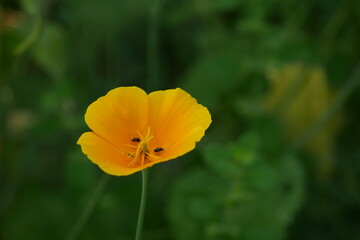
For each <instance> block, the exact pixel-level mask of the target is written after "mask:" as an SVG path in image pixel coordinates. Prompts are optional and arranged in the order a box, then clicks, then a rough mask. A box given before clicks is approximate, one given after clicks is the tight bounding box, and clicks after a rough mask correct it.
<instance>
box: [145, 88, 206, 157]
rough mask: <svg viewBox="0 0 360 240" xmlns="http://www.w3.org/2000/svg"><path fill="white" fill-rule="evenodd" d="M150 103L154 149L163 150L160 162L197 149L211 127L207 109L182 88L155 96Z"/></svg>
mask: <svg viewBox="0 0 360 240" xmlns="http://www.w3.org/2000/svg"><path fill="white" fill-rule="evenodd" d="M149 100H150V128H151V130H152V133H153V135H154V139H153V140H152V146H153V147H161V148H164V151H162V152H161V153H160V154H159V156H161V158H162V160H161V161H166V160H169V159H173V158H176V157H179V156H181V155H183V154H185V153H187V152H189V151H191V150H192V149H194V147H195V144H196V142H198V141H200V139H201V138H202V137H203V136H204V132H205V130H206V129H207V128H208V127H209V125H210V123H211V116H210V113H209V111H208V110H207V108H206V107H204V106H202V105H200V104H198V103H197V101H196V99H195V98H193V97H191V96H190V95H189V94H188V93H186V92H185V91H183V90H182V89H180V88H177V89H171V90H166V91H156V92H152V93H150V94H149Z"/></svg>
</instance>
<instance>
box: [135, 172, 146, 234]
mask: <svg viewBox="0 0 360 240" xmlns="http://www.w3.org/2000/svg"><path fill="white" fill-rule="evenodd" d="M147 182H148V169H144V170H142V190H141V200H140V209H139V216H138V221H137V226H136V236H135V240H140V239H141V233H142V227H143V222H144V213H145V205H146V192H147Z"/></svg>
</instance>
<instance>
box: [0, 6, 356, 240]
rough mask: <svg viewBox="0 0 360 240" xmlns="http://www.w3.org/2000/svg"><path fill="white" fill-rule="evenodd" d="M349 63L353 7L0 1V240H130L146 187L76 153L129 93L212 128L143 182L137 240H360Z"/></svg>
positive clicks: (353, 58)
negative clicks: (174, 97)
mask: <svg viewBox="0 0 360 240" xmlns="http://www.w3.org/2000/svg"><path fill="white" fill-rule="evenodd" d="M359 60H360V1H356V0H313V1H312V0H307V1H296V0H288V1H281V0H188V1H186V0H184V1H176V0H162V1H161V0H153V1H145V0H135V1H119V0H102V1H95V0H76V1H74V0H62V1H61V0H1V1H0V239H1V240H18V239H19V240H20V239H38V240H41V239H71V240H73V239H87V240H91V239H121V240H126V239H133V237H134V231H135V226H136V219H137V214H138V206H139V201H140V191H141V174H139V173H137V174H133V175H131V176H127V177H110V179H109V181H108V182H106V181H104V180H103V179H104V177H103V175H102V172H101V171H100V170H99V169H98V167H97V166H96V165H94V164H92V163H91V162H90V161H89V160H87V158H86V157H85V156H84V155H83V154H82V153H81V150H80V147H79V146H77V145H76V141H77V139H78V137H79V136H80V135H81V133H82V132H84V131H86V130H87V129H88V128H87V126H86V124H85V122H84V120H83V116H84V113H85V110H86V108H87V106H88V105H89V104H90V103H91V102H93V101H94V100H96V99H97V98H98V97H100V96H102V95H104V94H106V93H107V92H108V91H109V90H110V89H112V88H115V87H119V86H133V85H135V86H139V87H142V88H144V89H146V90H147V91H148V92H150V91H153V90H157V89H167V88H175V87H181V88H183V89H185V90H186V91H188V92H189V93H190V94H191V95H193V96H194V97H196V98H197V100H198V101H199V103H201V104H203V105H205V106H206V107H208V109H209V110H210V112H211V113H212V118H213V123H212V125H211V126H210V128H209V129H208V131H207V133H206V135H205V137H204V139H203V140H202V141H201V142H200V143H199V144H198V145H197V148H196V149H195V150H194V151H192V152H191V153H189V154H187V155H186V156H183V157H181V158H179V159H177V160H173V161H170V162H167V163H164V164H159V165H155V166H154V167H152V168H151V169H150V171H149V191H148V202H147V209H146V216H145V223H144V239H148V240H151V239H159V240H193V239H194V240H199V239H205V240H210V239H211V240H213V239H216V240H228V239H229V240H230V239H241V240H278V239H294V240H303V239H307V240H315V239H316V240H318V239H328V240H329V239H330V240H332V239H340V240H342V239H360V227H359V226H360V148H359V146H360V128H359V120H360V109H359V106H360V89H359V86H358V83H359V82H360V65H359ZM99 184H100V187H99ZM97 188H103V189H102V190H103V191H100V193H98V194H97V193H94V191H96V189H97ZM100 190H101V189H100ZM94 194H95V198H94ZM89 199H92V200H89ZM97 199H98V202H97V204H96V205H95V207H94V209H93V211H92V212H91V213H90V214H89V217H88V218H87V219H86V220H87V221H84V222H83V223H84V225H83V226H84V227H83V228H78V227H76V226H79V225H77V224H79V222H77V221H78V220H77V219H78V218H79V216H80V214H81V212H82V211H83V209H84V206H86V205H87V204H88V201H94V202H95V203H96V200H97ZM76 222H77V223H76ZM80 225H81V224H80ZM74 226H75V228H78V229H77V230H74ZM74 231H75V232H76V231H77V233H79V234H75V233H74Z"/></svg>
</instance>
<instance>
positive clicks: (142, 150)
mask: <svg viewBox="0 0 360 240" xmlns="http://www.w3.org/2000/svg"><path fill="white" fill-rule="evenodd" d="M138 134H139V136H140V138H133V139H132V140H131V141H132V142H137V143H138V144H137V146H133V145H132V147H136V151H135V152H134V154H130V155H129V156H131V157H133V158H134V159H133V160H132V161H131V162H130V163H129V166H131V167H132V166H134V164H135V163H136V162H137V160H139V159H140V160H141V166H143V165H144V162H145V159H146V158H147V157H148V155H149V150H148V146H149V142H150V140H151V139H152V138H153V136H151V134H150V127H149V128H148V131H147V133H146V136H145V137H143V136H142V135H141V133H140V132H139V131H138Z"/></svg>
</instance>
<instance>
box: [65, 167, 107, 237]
mask: <svg viewBox="0 0 360 240" xmlns="http://www.w3.org/2000/svg"><path fill="white" fill-rule="evenodd" d="M109 179H110V175H108V174H106V173H104V174H103V176H102V177H101V178H100V180H99V182H98V184H97V186H96V188H95V190H94V193H93V194H92V195H91V197H90V199H89V201H88V202H87V203H86V205H85V207H84V209H83V210H82V212H81V214H80V216H79V217H78V219H77V220H76V222H75V224H74V225H73V227H72V229H71V231H70V233H69V235H68V236H67V240H75V239H76V238H77V237H78V236H79V234H80V233H81V231H82V229H83V228H84V226H85V224H86V222H87V220H88V219H89V217H90V215H91V213H92V212H93V210H94V208H95V206H96V204H97V203H98V201H99V199H100V197H101V196H102V193H103V191H104V189H105V187H106V185H107V184H108V182H109Z"/></svg>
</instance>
